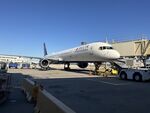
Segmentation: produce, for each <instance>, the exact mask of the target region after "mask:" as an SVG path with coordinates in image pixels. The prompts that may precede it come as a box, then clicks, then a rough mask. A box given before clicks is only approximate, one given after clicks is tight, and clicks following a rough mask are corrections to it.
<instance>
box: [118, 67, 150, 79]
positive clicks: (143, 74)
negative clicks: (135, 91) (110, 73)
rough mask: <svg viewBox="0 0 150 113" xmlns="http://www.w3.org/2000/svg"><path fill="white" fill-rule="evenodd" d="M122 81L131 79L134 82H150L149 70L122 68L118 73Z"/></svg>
mask: <svg viewBox="0 0 150 113" xmlns="http://www.w3.org/2000/svg"><path fill="white" fill-rule="evenodd" d="M119 78H120V79H122V80H126V79H131V80H135V81H145V80H150V70H149V69H148V68H138V69H136V68H123V69H121V71H120V73H119Z"/></svg>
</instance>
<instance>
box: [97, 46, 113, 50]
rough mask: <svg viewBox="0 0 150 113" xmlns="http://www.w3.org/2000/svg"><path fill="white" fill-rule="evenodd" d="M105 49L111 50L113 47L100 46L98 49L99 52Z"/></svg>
mask: <svg viewBox="0 0 150 113" xmlns="http://www.w3.org/2000/svg"><path fill="white" fill-rule="evenodd" d="M105 49H113V47H110V46H101V47H99V50H105Z"/></svg>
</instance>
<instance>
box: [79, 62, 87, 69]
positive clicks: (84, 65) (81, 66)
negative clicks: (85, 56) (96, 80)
mask: <svg viewBox="0 0 150 113" xmlns="http://www.w3.org/2000/svg"><path fill="white" fill-rule="evenodd" d="M78 66H79V67H80V68H86V67H87V66H88V63H86V62H82V63H78Z"/></svg>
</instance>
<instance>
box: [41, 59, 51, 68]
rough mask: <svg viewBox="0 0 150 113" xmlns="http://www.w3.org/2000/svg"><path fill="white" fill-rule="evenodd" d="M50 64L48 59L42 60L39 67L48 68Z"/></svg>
mask: <svg viewBox="0 0 150 113" xmlns="http://www.w3.org/2000/svg"><path fill="white" fill-rule="evenodd" d="M49 64H50V62H49V60H48V59H41V60H40V62H39V65H40V66H41V67H42V68H48V66H49Z"/></svg>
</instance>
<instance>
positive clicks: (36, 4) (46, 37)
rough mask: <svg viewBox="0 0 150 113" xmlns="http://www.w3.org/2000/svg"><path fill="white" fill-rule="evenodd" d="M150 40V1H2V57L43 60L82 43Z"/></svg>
mask: <svg viewBox="0 0 150 113" xmlns="http://www.w3.org/2000/svg"><path fill="white" fill-rule="evenodd" d="M142 34H144V35H146V36H147V37H149V36H150V1H149V0H0V42H1V43H0V53H1V54H16V55H26V56H43V45H42V44H43V42H46V45H47V49H48V52H49V53H51V52H56V51H60V50H64V49H68V48H71V47H74V46H78V45H80V42H81V41H86V42H94V41H105V39H106V37H107V38H108V40H110V41H111V40H115V41H121V40H130V39H137V38H139V37H140V36H141V35H142Z"/></svg>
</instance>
